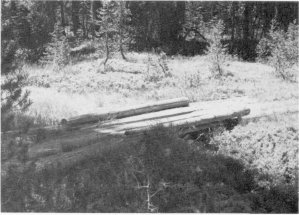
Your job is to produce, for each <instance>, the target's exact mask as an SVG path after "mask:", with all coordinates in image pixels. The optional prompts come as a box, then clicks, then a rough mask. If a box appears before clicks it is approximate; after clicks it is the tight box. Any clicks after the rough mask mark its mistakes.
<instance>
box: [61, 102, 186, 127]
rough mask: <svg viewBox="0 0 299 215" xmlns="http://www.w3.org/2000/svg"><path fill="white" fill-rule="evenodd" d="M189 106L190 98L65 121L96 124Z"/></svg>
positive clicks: (68, 123) (102, 112)
mask: <svg viewBox="0 0 299 215" xmlns="http://www.w3.org/2000/svg"><path fill="white" fill-rule="evenodd" d="M188 105H189V100H188V98H178V99H169V100H165V101H159V102H155V103H151V104H145V105H139V106H132V107H128V108H123V109H120V110H112V111H98V112H97V113H93V114H84V115H80V116H77V117H72V118H70V119H68V120H66V119H63V121H65V122H66V124H67V125H69V126H74V125H80V124H84V123H92V122H94V123H96V122H98V121H100V120H107V119H120V118H124V117H129V116H135V115H140V114H144V113H150V112H155V111H161V110H165V109H171V108H178V107H186V106H188Z"/></svg>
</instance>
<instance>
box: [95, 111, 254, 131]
mask: <svg viewBox="0 0 299 215" xmlns="http://www.w3.org/2000/svg"><path fill="white" fill-rule="evenodd" d="M249 113H250V109H246V108H245V109H241V110H222V111H221V110H216V109H215V110H205V111H195V112H192V113H189V114H184V115H179V116H173V117H165V118H161V119H157V120H144V121H139V122H135V121H133V122H132V123H129V122H127V123H126V124H112V125H109V123H107V125H105V126H101V127H100V128H98V129H95V130H97V131H99V132H101V133H108V134H123V133H128V132H131V131H138V130H146V129H149V128H150V127H152V126H155V125H163V126H165V127H169V126H191V125H196V126H198V125H207V126H208V125H209V124H211V123H215V122H221V121H224V120H226V119H232V118H238V117H242V116H245V115H248V114H249Z"/></svg>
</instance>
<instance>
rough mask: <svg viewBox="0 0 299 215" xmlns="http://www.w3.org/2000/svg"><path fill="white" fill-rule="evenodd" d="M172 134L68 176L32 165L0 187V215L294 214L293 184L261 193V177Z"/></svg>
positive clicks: (151, 136) (127, 147) (149, 137)
mask: <svg viewBox="0 0 299 215" xmlns="http://www.w3.org/2000/svg"><path fill="white" fill-rule="evenodd" d="M177 133H178V132H177V131H176V130H175V129H166V128H163V127H161V126H158V127H155V128H152V129H151V130H149V131H146V132H145V133H144V134H143V137H142V138H141V141H140V142H139V143H135V144H134V143H131V142H128V143H127V144H124V145H122V146H119V147H117V148H114V149H111V150H109V151H106V152H105V153H104V154H103V155H102V156H99V157H96V158H93V159H89V160H88V161H85V162H82V163H80V164H79V165H77V166H75V167H73V168H71V169H68V170H63V171H60V170H56V171H45V172H43V173H42V174H36V173H35V172H34V165H31V166H29V167H28V168H27V169H26V170H25V171H24V172H23V173H22V174H20V173H17V171H16V168H10V172H9V177H7V178H5V180H2V211H6V212H9V211H10V212H12V211H19V212H21V211H22V212H246V213H250V212H255V213H260V212H263V213H264V212H268V213H270V212H276V213H277V212H279V213H294V212H297V211H298V209H297V202H298V197H297V191H298V189H297V188H296V187H294V186H293V185H292V184H291V183H289V184H279V185H277V184H274V183H273V184H271V186H268V187H264V186H261V185H260V184H259V183H258V181H256V179H257V178H259V174H260V173H259V172H258V171H256V170H253V169H251V168H248V167H247V165H246V163H244V162H243V161H241V160H239V159H237V158H235V157H234V156H231V155H226V154H224V153H217V152H216V151H215V150H212V151H211V150H210V149H208V148H206V149H205V148H202V149H201V150H197V148H196V147H194V144H186V142H185V141H184V140H183V139H180V138H179V137H178V136H177ZM220 148H221V147H220ZM220 151H222V149H221V150H220ZM258 159H259V158H258ZM290 159H291V157H290ZM259 160H261V159H259Z"/></svg>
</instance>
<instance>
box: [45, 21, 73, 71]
mask: <svg viewBox="0 0 299 215" xmlns="http://www.w3.org/2000/svg"><path fill="white" fill-rule="evenodd" d="M63 32H64V30H63V28H62V27H60V26H59V25H58V24H56V25H55V28H54V31H53V32H52V33H51V36H52V41H51V42H50V43H49V44H48V46H47V48H46V51H45V53H44V57H43V58H42V59H41V63H45V64H52V65H54V66H57V67H58V68H60V67H61V66H65V65H66V64H68V62H69V56H70V47H69V44H68V41H67V38H66V36H65V35H64V34H63Z"/></svg>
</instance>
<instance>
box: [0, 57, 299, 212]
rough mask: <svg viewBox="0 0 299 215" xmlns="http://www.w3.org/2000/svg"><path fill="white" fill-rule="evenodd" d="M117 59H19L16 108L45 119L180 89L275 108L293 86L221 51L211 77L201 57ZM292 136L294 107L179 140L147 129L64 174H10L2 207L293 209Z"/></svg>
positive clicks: (199, 97)
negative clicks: (21, 104)
mask: <svg viewBox="0 0 299 215" xmlns="http://www.w3.org/2000/svg"><path fill="white" fill-rule="evenodd" d="M127 58H128V61H124V60H122V59H121V58H120V57H118V56H115V57H114V58H113V59H111V60H110V61H108V63H107V65H106V66H105V67H104V66H103V65H102V64H101V61H102V59H96V58H90V59H85V60H82V61H78V62H73V63H71V64H69V65H67V66H66V67H64V68H60V69H57V68H54V67H52V66H49V65H48V66H44V67H42V66H39V65H25V66H24V67H23V71H24V72H25V73H27V74H28V82H27V86H26V89H28V90H29V91H30V92H31V93H30V99H31V100H32V102H33V104H32V105H31V106H30V107H29V110H28V111H27V113H26V114H27V115H29V116H30V117H32V118H33V119H34V120H35V123H36V124H37V125H55V124H58V123H59V122H60V120H61V119H62V118H67V117H71V116H75V115H78V114H84V113H89V112H93V111H94V110H96V109H98V108H106V109H109V108H111V107H118V106H119V107H121V106H124V105H134V104H142V103H146V102H149V101H156V100H162V99H170V98H176V97H181V96H186V97H188V98H189V99H190V100H191V101H192V102H195V101H197V102H199V101H209V100H217V99H226V98H233V97H242V96H247V97H248V98H249V99H250V98H251V99H255V100H257V101H259V102H272V101H276V102H281V107H283V106H284V105H285V104H286V102H287V101H290V100H292V101H296V102H298V83H297V82H289V81H284V80H282V79H281V78H279V77H277V76H276V74H275V73H274V69H273V68H272V67H271V66H269V65H266V64H262V63H249V62H241V61H239V60H237V59H234V58H231V59H229V61H227V62H225V65H224V74H223V75H222V76H221V77H215V74H213V73H212V72H211V70H210V69H209V68H210V63H209V59H208V57H207V56H194V57H183V56H173V57H167V59H166V60H165V63H166V66H167V69H166V70H167V73H164V72H163V69H162V67H161V66H160V65H159V63H158V58H159V56H158V55H155V54H153V53H128V54H127ZM164 66H165V64H164ZM164 69H165V67H164ZM219 108H221V107H219ZM298 133H299V132H298V114H297V113H295V114H294V113H293V114H291V113H283V114H273V115H271V116H267V117H263V118H259V119H255V120H249V121H244V122H242V123H241V124H239V125H237V126H236V127H235V128H234V129H232V130H226V129H225V128H222V127H220V128H217V129H213V130H205V131H203V132H202V133H200V134H197V136H196V137H192V138H189V139H188V140H184V139H181V138H178V136H177V132H176V130H175V129H174V128H173V129H169V130H167V129H164V128H152V129H151V130H149V131H148V132H146V133H145V134H144V138H143V140H142V141H141V142H140V144H138V145H134V144H133V145H132V144H130V143H128V145H124V146H121V147H120V148H119V149H117V150H115V151H108V152H106V153H105V154H104V155H103V156H102V157H99V158H95V159H92V160H89V161H86V162H83V163H81V164H80V165H78V166H76V167H74V168H72V169H70V170H69V171H66V172H59V171H58V172H54V173H53V172H51V173H47V172H45V173H44V174H43V175H42V176H41V177H40V178H36V177H35V175H34V173H33V172H30V171H28V172H25V176H20V175H16V174H15V175H14V174H12V176H13V177H11V178H9V179H8V180H9V181H8V182H9V183H6V184H7V187H6V189H4V190H3V188H2V190H3V191H4V192H2V193H3V195H2V196H3V197H2V198H5V199H8V200H7V201H6V202H4V203H2V208H4V210H5V211H16V210H17V211H28V212H29V211H36V212H37V211H42V212H46V211H49V212H50V211H51V212H53V211H55V212H246V213H251V212H254V213H271V212H275V213H296V212H298V186H297V184H298ZM12 172H13V171H12ZM21 177H22V180H21V182H20V180H19V179H21ZM15 186H18V187H19V188H20V189H19V190H18V189H14V188H15ZM142 187H143V188H142ZM149 196H150V198H149Z"/></svg>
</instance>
